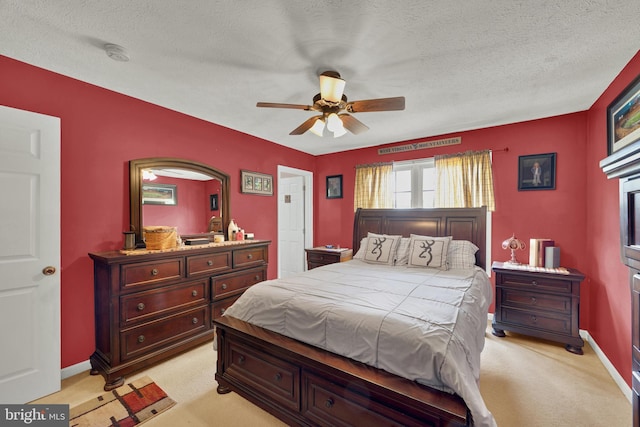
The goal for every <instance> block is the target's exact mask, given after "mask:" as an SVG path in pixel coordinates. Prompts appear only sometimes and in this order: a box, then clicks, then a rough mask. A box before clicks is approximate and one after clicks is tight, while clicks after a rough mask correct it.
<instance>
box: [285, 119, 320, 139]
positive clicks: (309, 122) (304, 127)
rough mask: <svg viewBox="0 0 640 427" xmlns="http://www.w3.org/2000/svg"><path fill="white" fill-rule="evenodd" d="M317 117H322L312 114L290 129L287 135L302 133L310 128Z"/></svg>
mask: <svg viewBox="0 0 640 427" xmlns="http://www.w3.org/2000/svg"><path fill="white" fill-rule="evenodd" d="M319 118H322V116H313V117H311V118H310V119H307V120H305V121H304V123H302V124H301V125H300V126H298V127H297V128H295V129H294V130H292V131H291V132H290V133H289V135H302V134H303V133H305V132H306V131H308V130H309V129H311V127H313V125H314V123H315V122H316V120H317V119H319Z"/></svg>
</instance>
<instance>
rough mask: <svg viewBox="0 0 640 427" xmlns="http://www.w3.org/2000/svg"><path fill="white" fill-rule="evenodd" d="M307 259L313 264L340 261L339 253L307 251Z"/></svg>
mask: <svg viewBox="0 0 640 427" xmlns="http://www.w3.org/2000/svg"><path fill="white" fill-rule="evenodd" d="M307 261H308V262H312V263H315V264H333V263H334V262H340V254H339V253H335V254H333V253H318V252H308V253H307Z"/></svg>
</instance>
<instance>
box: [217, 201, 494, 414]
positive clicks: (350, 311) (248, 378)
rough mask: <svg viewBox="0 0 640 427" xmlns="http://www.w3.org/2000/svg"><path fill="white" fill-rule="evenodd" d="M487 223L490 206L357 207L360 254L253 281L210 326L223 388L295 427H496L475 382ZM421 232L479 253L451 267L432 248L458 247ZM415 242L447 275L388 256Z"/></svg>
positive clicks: (487, 294) (484, 305) (487, 290)
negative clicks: (470, 246) (467, 244)
mask: <svg viewBox="0 0 640 427" xmlns="http://www.w3.org/2000/svg"><path fill="white" fill-rule="evenodd" d="M485 218H486V210H485V209H484V208H477V209H475V208H474V209H407V210H397V209H366V210H365V209H359V210H358V211H357V212H356V215H355V219H354V234H353V239H354V241H353V246H354V251H355V253H357V254H358V255H359V256H356V257H355V258H356V259H354V260H353V261H348V262H345V263H339V264H330V265H327V266H323V267H320V268H316V269H313V270H310V271H308V272H306V273H304V274H302V275H298V276H293V277H291V278H286V279H277V280H270V281H266V282H263V283H260V284H258V285H254V286H253V287H252V288H251V289H249V290H248V291H246V292H245V294H243V296H242V297H241V298H240V299H239V300H238V301H237V302H236V303H234V305H233V306H231V307H230V308H229V309H228V310H227V312H226V313H225V316H223V317H222V318H219V319H216V320H214V324H215V326H216V331H217V343H216V344H217V350H218V361H217V372H216V380H217V381H218V392H219V393H227V392H230V391H235V392H237V393H238V394H240V395H242V396H243V397H245V398H247V399H248V400H250V401H252V402H253V403H255V404H257V405H258V406H260V407H262V408H263V409H265V410H267V411H268V412H270V413H272V414H273V415H275V416H276V417H278V418H280V419H281V420H283V421H284V422H286V423H288V424H290V425H366V424H370V425H415V426H418V425H420V426H425V425H433V426H464V425H482V426H484V425H488V426H491V425H495V421H494V420H493V417H492V416H491V413H490V412H489V411H488V410H487V409H486V406H485V405H484V402H483V401H482V398H481V396H480V393H479V389H478V386H477V379H478V377H479V360H480V352H481V351H482V348H483V346H484V331H485V329H486V316H487V310H488V306H489V304H490V302H491V286H490V283H489V281H488V278H487V277H486V273H485V272H484V267H485V260H486V253H485V247H486V245H485V230H486V228H485ZM370 233H375V234H373V235H372V234H370ZM410 235H415V236H414V237H413V238H412V239H411V240H410V239H408V237H409V236H410ZM393 236H395V237H393ZM400 236H404V237H405V239H400V238H399V237H400ZM419 236H432V237H437V236H452V239H453V240H455V241H457V242H458V243H460V242H461V241H468V242H471V243H472V244H473V245H475V246H476V247H477V248H478V251H477V252H476V253H475V256H474V255H473V252H472V256H471V261H470V265H465V268H464V269H461V268H444V260H443V259H442V260H440V258H439V256H440V255H442V253H440V252H438V251H437V250H435V249H434V248H436V246H438V245H444V251H445V252H446V251H447V245H448V244H449V243H451V240H447V239H446V238H441V239H434V238H431V237H430V239H428V240H424V239H422V238H421V237H419ZM421 239H422V240H421ZM414 240H415V242H414ZM390 242H391V243H390ZM394 242H395V243H394ZM409 242H410V244H411V245H416V248H417V247H418V244H421V245H422V246H423V247H425V248H427V246H428V248H427V249H428V255H429V258H428V262H430V263H431V264H430V265H429V267H434V264H433V263H435V262H441V261H442V262H441V264H442V266H441V268H412V267H416V266H419V265H417V264H416V263H420V262H424V258H425V257H421V258H422V259H418V258H416V257H415V256H414V253H413V252H411V257H410V259H409V261H408V263H407V264H405V265H400V264H403V262H400V260H398V259H397V258H398V256H392V255H393V254H396V253H397V254H400V253H408V252H406V251H407V246H406V245H408V244H409ZM425 242H428V245H426V246H425ZM434 242H435V243H434ZM361 243H362V244H364V245H366V246H367V248H366V251H365V250H362V251H359V252H358V250H359V249H360V245H361ZM374 243H375V245H374V246H372V245H373V244H374ZM394 245H396V246H394ZM398 245H400V246H398ZM402 245H405V246H404V249H402V250H398V249H397V248H398V247H402ZM452 246H453V245H452ZM383 247H384V248H387V247H388V248H391V249H388V250H387V249H384V250H383V249H382V248H383ZM371 248H374V249H373V250H371ZM432 249H433V250H432ZM474 249H475V248H474ZM376 251H377V252H376ZM385 251H386V252H385ZM426 252H427V251H426V250H424V251H422V252H421V253H422V254H424V253H426ZM474 252H475V250H474ZM375 254H377V257H374V258H371V256H374V255H375ZM415 254H418V251H416V252H415ZM381 256H382V258H381ZM366 257H369V258H368V259H363V258H366ZM385 257H386V258H385ZM357 258H360V259H357ZM392 258H393V262H387V261H385V260H389V261H391V260H392ZM400 258H402V257H400ZM449 261H450V262H451V257H450V260H449ZM474 261H475V263H474ZM404 262H407V260H405V261H404ZM474 264H475V265H474ZM436 266H437V265H436ZM447 266H450V264H447ZM455 267H459V266H458V265H455ZM381 292H382V293H381ZM354 314H355V315H354ZM407 321H408V322H409V323H406V322H407ZM422 337H428V338H429V339H427V340H426V339H422ZM407 343H408V344H409V345H411V346H412V347H411V348H410V350H402V349H404V348H406V346H407ZM461 396H462V397H461ZM463 397H464V400H463ZM474 421H475V422H474Z"/></svg>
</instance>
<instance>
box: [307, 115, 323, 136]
mask: <svg viewBox="0 0 640 427" xmlns="http://www.w3.org/2000/svg"><path fill="white" fill-rule="evenodd" d="M309 132H312V133H315V134H316V135H318V136H322V135H323V133H324V120H322V119H320V118H318V119H317V120H316V121H315V123H313V126H311V128H310V129H309Z"/></svg>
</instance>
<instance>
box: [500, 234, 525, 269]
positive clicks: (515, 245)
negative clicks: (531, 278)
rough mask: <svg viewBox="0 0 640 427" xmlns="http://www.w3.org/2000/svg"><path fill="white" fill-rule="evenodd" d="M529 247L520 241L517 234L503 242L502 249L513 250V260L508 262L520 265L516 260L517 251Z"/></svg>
mask: <svg viewBox="0 0 640 427" xmlns="http://www.w3.org/2000/svg"><path fill="white" fill-rule="evenodd" d="M526 247H527V245H525V243H524V242H523V241H522V240H520V239H518V238H517V237H516V235H515V234H512V235H511V237H509V238H508V239H506V240H505V241H503V242H502V249H510V250H511V259H510V260H509V261H507V262H508V263H511V264H520V262H519V261H518V260H517V259H516V250H518V249H519V250H524V249H525V248H526Z"/></svg>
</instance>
